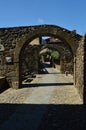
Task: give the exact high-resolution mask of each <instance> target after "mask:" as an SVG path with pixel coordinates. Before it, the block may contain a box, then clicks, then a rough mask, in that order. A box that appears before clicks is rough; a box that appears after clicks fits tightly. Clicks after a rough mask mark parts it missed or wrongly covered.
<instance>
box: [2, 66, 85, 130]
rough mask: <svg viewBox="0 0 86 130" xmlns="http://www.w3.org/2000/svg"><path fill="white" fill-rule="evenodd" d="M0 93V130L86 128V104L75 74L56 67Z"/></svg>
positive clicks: (77, 129) (68, 129)
mask: <svg viewBox="0 0 86 130" xmlns="http://www.w3.org/2000/svg"><path fill="white" fill-rule="evenodd" d="M44 71H46V72H47V73H45V74H38V75H37V76H36V78H35V79H34V80H33V81H32V82H31V83H30V84H28V82H27V83H26V84H24V87H23V88H21V89H18V90H15V89H12V88H9V89H8V90H6V91H4V92H3V93H1V94H0V130H75V129H76V130H86V120H85V113H84V112H85V107H84V106H83V103H82V100H81V99H80V97H79V95H78V93H77V90H76V88H75V87H74V86H73V77H72V76H71V75H68V76H66V75H65V74H60V71H59V70H57V69H56V68H47V67H46V68H45V70H44Z"/></svg>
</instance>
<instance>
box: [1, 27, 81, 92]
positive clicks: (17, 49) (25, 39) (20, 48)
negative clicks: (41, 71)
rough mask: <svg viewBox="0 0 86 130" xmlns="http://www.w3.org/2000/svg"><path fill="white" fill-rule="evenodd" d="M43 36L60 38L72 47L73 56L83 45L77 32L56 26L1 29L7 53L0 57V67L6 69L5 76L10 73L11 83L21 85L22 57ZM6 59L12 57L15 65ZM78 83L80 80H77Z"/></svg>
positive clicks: (35, 52)
mask: <svg viewBox="0 0 86 130" xmlns="http://www.w3.org/2000/svg"><path fill="white" fill-rule="evenodd" d="M41 36H54V37H58V38H59V39H60V40H62V41H64V42H65V43H67V44H68V46H70V48H71V50H72V53H73V55H75V54H76V51H77V48H78V46H79V45H80V44H81V42H79V41H80V40H81V38H82V36H80V35H78V34H76V32H75V31H69V30H67V29H64V28H62V27H59V26H54V25H39V26H26V27H13V28H0V39H1V44H2V45H3V46H4V47H5V51H4V52H2V53H1V55H0V60H1V63H0V65H1V68H3V67H4V68H5V73H4V75H8V72H10V73H9V76H8V77H7V78H8V79H9V78H10V80H11V82H12V81H13V80H14V82H18V83H20V80H21V70H20V69H21V67H20V65H21V62H22V61H21V58H20V57H21V56H22V54H23V52H24V50H25V48H26V47H27V45H28V44H29V43H30V42H31V41H32V40H33V39H35V38H37V37H41ZM78 50H79V49H78ZM29 51H30V50H29ZM38 53H39V51H38V49H37V50H36V51H34V55H35V56H36V57H37V56H38ZM78 53H81V54H82V51H80V52H79V51H77V56H78V55H79V54H78ZM31 54H32V53H31ZM32 55H33V54H32ZM35 56H34V60H35V64H37V63H38V62H37V61H36V60H37V59H36V58H35ZM5 57H12V58H13V64H12V65H11V64H10V65H7V64H6V61H5ZM81 58H82V57H77V62H76V63H77V64H78V62H79V59H81ZM30 61H31V59H30ZM81 61H82V60H81ZM31 64H32V61H31ZM81 64H82V63H81ZM76 66H77V67H79V65H76ZM35 69H37V68H35ZM8 70H9V71H8ZM78 70H79V68H77V70H76V73H78ZM11 71H12V72H13V73H14V76H15V77H12V73H11ZM81 72H82V69H81ZM77 75H78V74H77ZM78 78H79V77H78ZM16 80H17V81H16ZM77 83H78V79H77ZM17 87H19V86H17ZM79 90H80V89H79Z"/></svg>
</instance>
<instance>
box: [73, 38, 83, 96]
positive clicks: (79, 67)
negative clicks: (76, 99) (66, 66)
mask: <svg viewBox="0 0 86 130" xmlns="http://www.w3.org/2000/svg"><path fill="white" fill-rule="evenodd" d="M74 69H75V75H74V77H75V87H76V88H77V90H78V92H79V94H80V97H81V98H82V99H83V94H84V93H83V90H84V38H82V40H81V41H80V45H79V47H78V49H77V52H76V58H75V68H74Z"/></svg>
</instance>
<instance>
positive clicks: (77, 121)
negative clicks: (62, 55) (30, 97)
mask: <svg viewBox="0 0 86 130" xmlns="http://www.w3.org/2000/svg"><path fill="white" fill-rule="evenodd" d="M18 107H19V108H20V110H19V111H20V117H16V118H15V120H16V122H17V120H19V118H21V120H20V121H19V122H17V123H19V125H20V126H21V125H23V124H24V125H25V124H26V128H29V127H30V128H31V126H29V125H34V120H35V121H36V120H37V119H38V117H36V116H40V115H37V113H36V112H35V113H36V115H35V114H34V117H33V116H32V117H31V113H30V110H31V111H32V115H33V113H34V111H36V110H37V111H43V110H44V108H45V107H46V112H44V116H43V117H42V118H41V119H40V120H41V121H39V122H41V123H40V125H39V126H38V129H37V130H86V106H85V105H64V104H63V105H52V104H50V105H47V104H0V128H1V124H3V123H4V122H5V121H6V120H8V119H9V117H10V116H11V115H12V114H13V113H14V112H15V111H16V110H17V109H18ZM19 111H18V113H19ZM26 111H27V114H26V113H25V112H26ZM24 113H25V114H26V115H24ZM29 113H30V115H29ZM40 114H41V113H40ZM17 118H18V119H17ZM30 120H32V121H31V123H29V121H30ZM22 123H23V124H22ZM9 125H10V129H13V128H15V123H14V121H13V122H12V120H11V123H9ZM11 125H12V126H11ZM8 127H9V126H8ZM7 130H8V129H7ZM18 130H21V129H18ZM22 130H23V129H22ZM25 130H27V129H25ZM28 130H29V129H28Z"/></svg>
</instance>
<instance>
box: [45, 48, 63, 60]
mask: <svg viewBox="0 0 86 130" xmlns="http://www.w3.org/2000/svg"><path fill="white" fill-rule="evenodd" d="M44 55H49V56H51V58H52V59H55V60H58V59H59V58H60V54H59V52H58V51H55V50H48V51H46V53H45V54H44Z"/></svg>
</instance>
